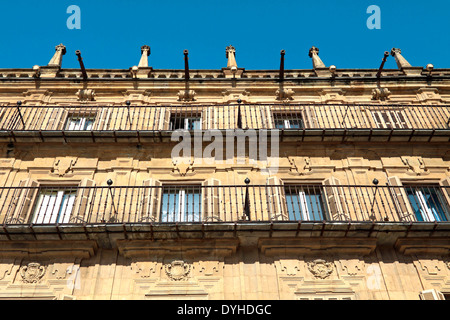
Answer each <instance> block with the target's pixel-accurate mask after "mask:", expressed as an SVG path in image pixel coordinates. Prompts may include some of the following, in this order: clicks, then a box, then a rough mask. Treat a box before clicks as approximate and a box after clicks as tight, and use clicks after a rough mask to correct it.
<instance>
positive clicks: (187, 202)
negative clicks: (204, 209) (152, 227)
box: [161, 185, 201, 222]
mask: <svg viewBox="0 0 450 320" xmlns="http://www.w3.org/2000/svg"><path fill="white" fill-rule="evenodd" d="M200 219H201V187H200V186H196V185H192V186H183V187H179V186H163V194H162V202H161V222H199V221H200Z"/></svg>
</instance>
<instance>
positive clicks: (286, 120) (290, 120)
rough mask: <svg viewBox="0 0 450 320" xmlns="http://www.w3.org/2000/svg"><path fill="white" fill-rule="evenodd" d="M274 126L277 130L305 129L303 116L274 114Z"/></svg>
mask: <svg viewBox="0 0 450 320" xmlns="http://www.w3.org/2000/svg"><path fill="white" fill-rule="evenodd" d="M274 126H275V128H276V129H303V128H304V127H305V125H304V123H303V118H302V115H301V114H289V115H281V114H274Z"/></svg>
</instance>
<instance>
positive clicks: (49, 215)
mask: <svg viewBox="0 0 450 320" xmlns="http://www.w3.org/2000/svg"><path fill="white" fill-rule="evenodd" d="M44 192H50V195H48V194H45V193H44ZM55 192H56V193H55ZM67 194H69V196H70V197H69V198H68V200H67V201H68V202H67V203H66V204H65V201H64V198H65V196H66V195H67ZM53 195H56V198H53ZM77 195H78V192H77V190H76V188H74V187H73V186H67V185H55V186H45V185H44V186H42V185H40V186H39V189H38V192H37V194H36V199H35V203H34V205H33V209H32V212H31V221H32V223H33V224H55V223H68V222H69V221H70V219H71V217H72V215H73V213H74V209H76V208H75V203H76V199H77ZM46 196H50V198H47V199H48V200H47V207H46V208H45V209H44V207H43V204H44V203H46V202H45V198H46ZM53 199H54V203H53V204H52V205H53V208H52V209H51V211H50V212H49V211H48V209H49V206H48V203H51V201H52V200H53ZM70 202H71V203H70ZM57 203H58V206H56V204H57ZM69 203H70V204H69ZM64 206H65V209H64V211H63V214H62V210H63V208H64ZM67 208H70V210H67ZM43 209H44V210H43ZM55 212H56V215H55ZM61 217H62V218H63V220H62V221H61V220H60V218H61Z"/></svg>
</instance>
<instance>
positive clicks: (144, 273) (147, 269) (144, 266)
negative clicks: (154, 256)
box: [131, 261, 158, 278]
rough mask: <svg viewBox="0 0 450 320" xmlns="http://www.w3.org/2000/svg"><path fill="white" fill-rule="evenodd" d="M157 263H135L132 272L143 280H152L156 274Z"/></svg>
mask: <svg viewBox="0 0 450 320" xmlns="http://www.w3.org/2000/svg"><path fill="white" fill-rule="evenodd" d="M157 265H158V263H157V262H144V261H134V262H133V263H132V264H131V270H133V271H134V272H135V273H136V274H139V275H140V277H141V278H150V277H151V276H153V275H155V274H156V271H157Z"/></svg>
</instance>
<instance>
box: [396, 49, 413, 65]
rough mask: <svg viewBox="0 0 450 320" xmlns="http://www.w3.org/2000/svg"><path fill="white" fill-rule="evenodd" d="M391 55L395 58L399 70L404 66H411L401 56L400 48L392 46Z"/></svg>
mask: <svg viewBox="0 0 450 320" xmlns="http://www.w3.org/2000/svg"><path fill="white" fill-rule="evenodd" d="M391 56H393V57H394V58H395V62H397V66H398V68H399V69H400V70H401V69H403V68H405V67H406V68H409V67H411V64H410V63H409V62H408V61H406V59H405V58H403V56H402V50H400V49H399V48H392V50H391Z"/></svg>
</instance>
